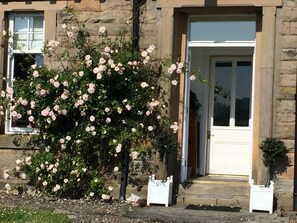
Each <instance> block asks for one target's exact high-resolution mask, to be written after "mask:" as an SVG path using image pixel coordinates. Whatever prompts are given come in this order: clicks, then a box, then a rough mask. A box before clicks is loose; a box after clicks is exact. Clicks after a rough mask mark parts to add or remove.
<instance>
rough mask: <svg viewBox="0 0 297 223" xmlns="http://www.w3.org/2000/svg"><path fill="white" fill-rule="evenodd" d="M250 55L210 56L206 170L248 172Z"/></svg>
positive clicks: (211, 171)
mask: <svg viewBox="0 0 297 223" xmlns="http://www.w3.org/2000/svg"><path fill="white" fill-rule="evenodd" d="M252 65H253V63H252V58H251V57H235V56H234V57H212V58H211V83H212V87H211V91H210V103H209V105H210V107H209V114H210V118H209V121H210V125H209V131H208V138H209V169H208V172H209V174H230V175H249V173H250V158H251V147H252V143H251V139H252V132H251V129H252V127H251V123H252V120H251V106H252V73H253V67H252Z"/></svg>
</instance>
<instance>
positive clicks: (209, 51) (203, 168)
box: [181, 42, 256, 182]
mask: <svg viewBox="0 0 297 223" xmlns="http://www.w3.org/2000/svg"><path fill="white" fill-rule="evenodd" d="M195 49H196V50H197V49H198V50H201V51H202V52H203V57H202V58H203V60H204V61H202V62H201V64H202V65H203V66H201V67H200V71H201V73H204V74H207V79H208V80H209V77H210V76H209V74H210V65H211V64H210V58H211V57H212V56H218V57H220V56H249V57H252V60H253V74H252V75H253V79H252V96H251V101H252V102H251V126H250V128H251V137H250V138H251V145H253V137H252V136H253V115H254V103H253V102H254V88H255V83H254V82H255V78H254V76H255V52H256V47H255V43H249V44H246V43H244V44H242V45H240V44H239V43H237V44H235V45H234V44H232V45H230V44H225V45H223V44H221V43H220V45H219V46H216V45H215V44H213V43H211V44H210V45H209V46H208V47H207V46H206V45H205V44H203V46H201V45H200V44H199V43H191V42H188V44H187V52H188V53H187V63H188V64H189V67H191V66H192V63H191V61H193V60H194V54H193V53H192V52H193V51H194V50H195ZM205 58H207V59H205ZM185 83H186V81H185ZM203 88H204V89H203V97H205V98H206V100H204V101H203V103H202V107H204V108H207V109H203V111H202V114H201V121H200V128H201V131H200V132H201V135H200V144H199V145H200V146H199V148H200V149H199V155H200V157H199V163H200V166H199V175H202V176H203V175H207V174H208V173H209V140H208V139H207V134H206V132H207V130H208V128H209V115H208V114H209V98H210V95H209V93H210V90H209V87H208V86H205V87H203ZM189 95H190V87H189V86H188V87H187V86H185V88H184V97H185V98H189ZM188 108H189V100H184V111H183V114H184V116H183V126H184V128H183V137H182V138H183V139H182V146H183V153H184V152H185V154H184V155H183V158H187V156H185V155H188V135H189V130H188V128H187V126H188V123H189V116H188V115H187V110H188ZM252 152H253V150H252V146H251V149H250V161H249V163H250V171H249V176H248V177H249V179H251V176H252ZM185 162H186V163H187V160H186V161H185ZM186 179H187V172H186V170H185V169H184V170H183V171H182V172H181V182H183V181H185V180H186Z"/></svg>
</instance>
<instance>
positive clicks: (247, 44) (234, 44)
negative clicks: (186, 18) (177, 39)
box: [188, 41, 255, 47]
mask: <svg viewBox="0 0 297 223" xmlns="http://www.w3.org/2000/svg"><path fill="white" fill-rule="evenodd" d="M188 46H189V47H255V41H226V42H214V41H188Z"/></svg>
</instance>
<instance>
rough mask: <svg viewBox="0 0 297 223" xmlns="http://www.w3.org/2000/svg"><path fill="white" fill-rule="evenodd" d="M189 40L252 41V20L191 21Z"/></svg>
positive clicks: (254, 25)
mask: <svg viewBox="0 0 297 223" xmlns="http://www.w3.org/2000/svg"><path fill="white" fill-rule="evenodd" d="M190 29H191V33H190V41H215V42H224V41H254V40H255V37H256V23H255V22H254V21H198V22H191V27H190Z"/></svg>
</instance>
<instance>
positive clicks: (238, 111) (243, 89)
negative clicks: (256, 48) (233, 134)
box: [235, 61, 252, 126]
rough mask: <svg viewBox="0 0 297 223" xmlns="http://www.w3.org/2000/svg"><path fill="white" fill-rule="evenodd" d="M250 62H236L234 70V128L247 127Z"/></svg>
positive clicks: (250, 83)
mask: <svg viewBox="0 0 297 223" xmlns="http://www.w3.org/2000/svg"><path fill="white" fill-rule="evenodd" d="M251 86H252V62H250V61H238V62H237V69H236V102H235V103H236V104H235V126H249V119H250V100H251Z"/></svg>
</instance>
